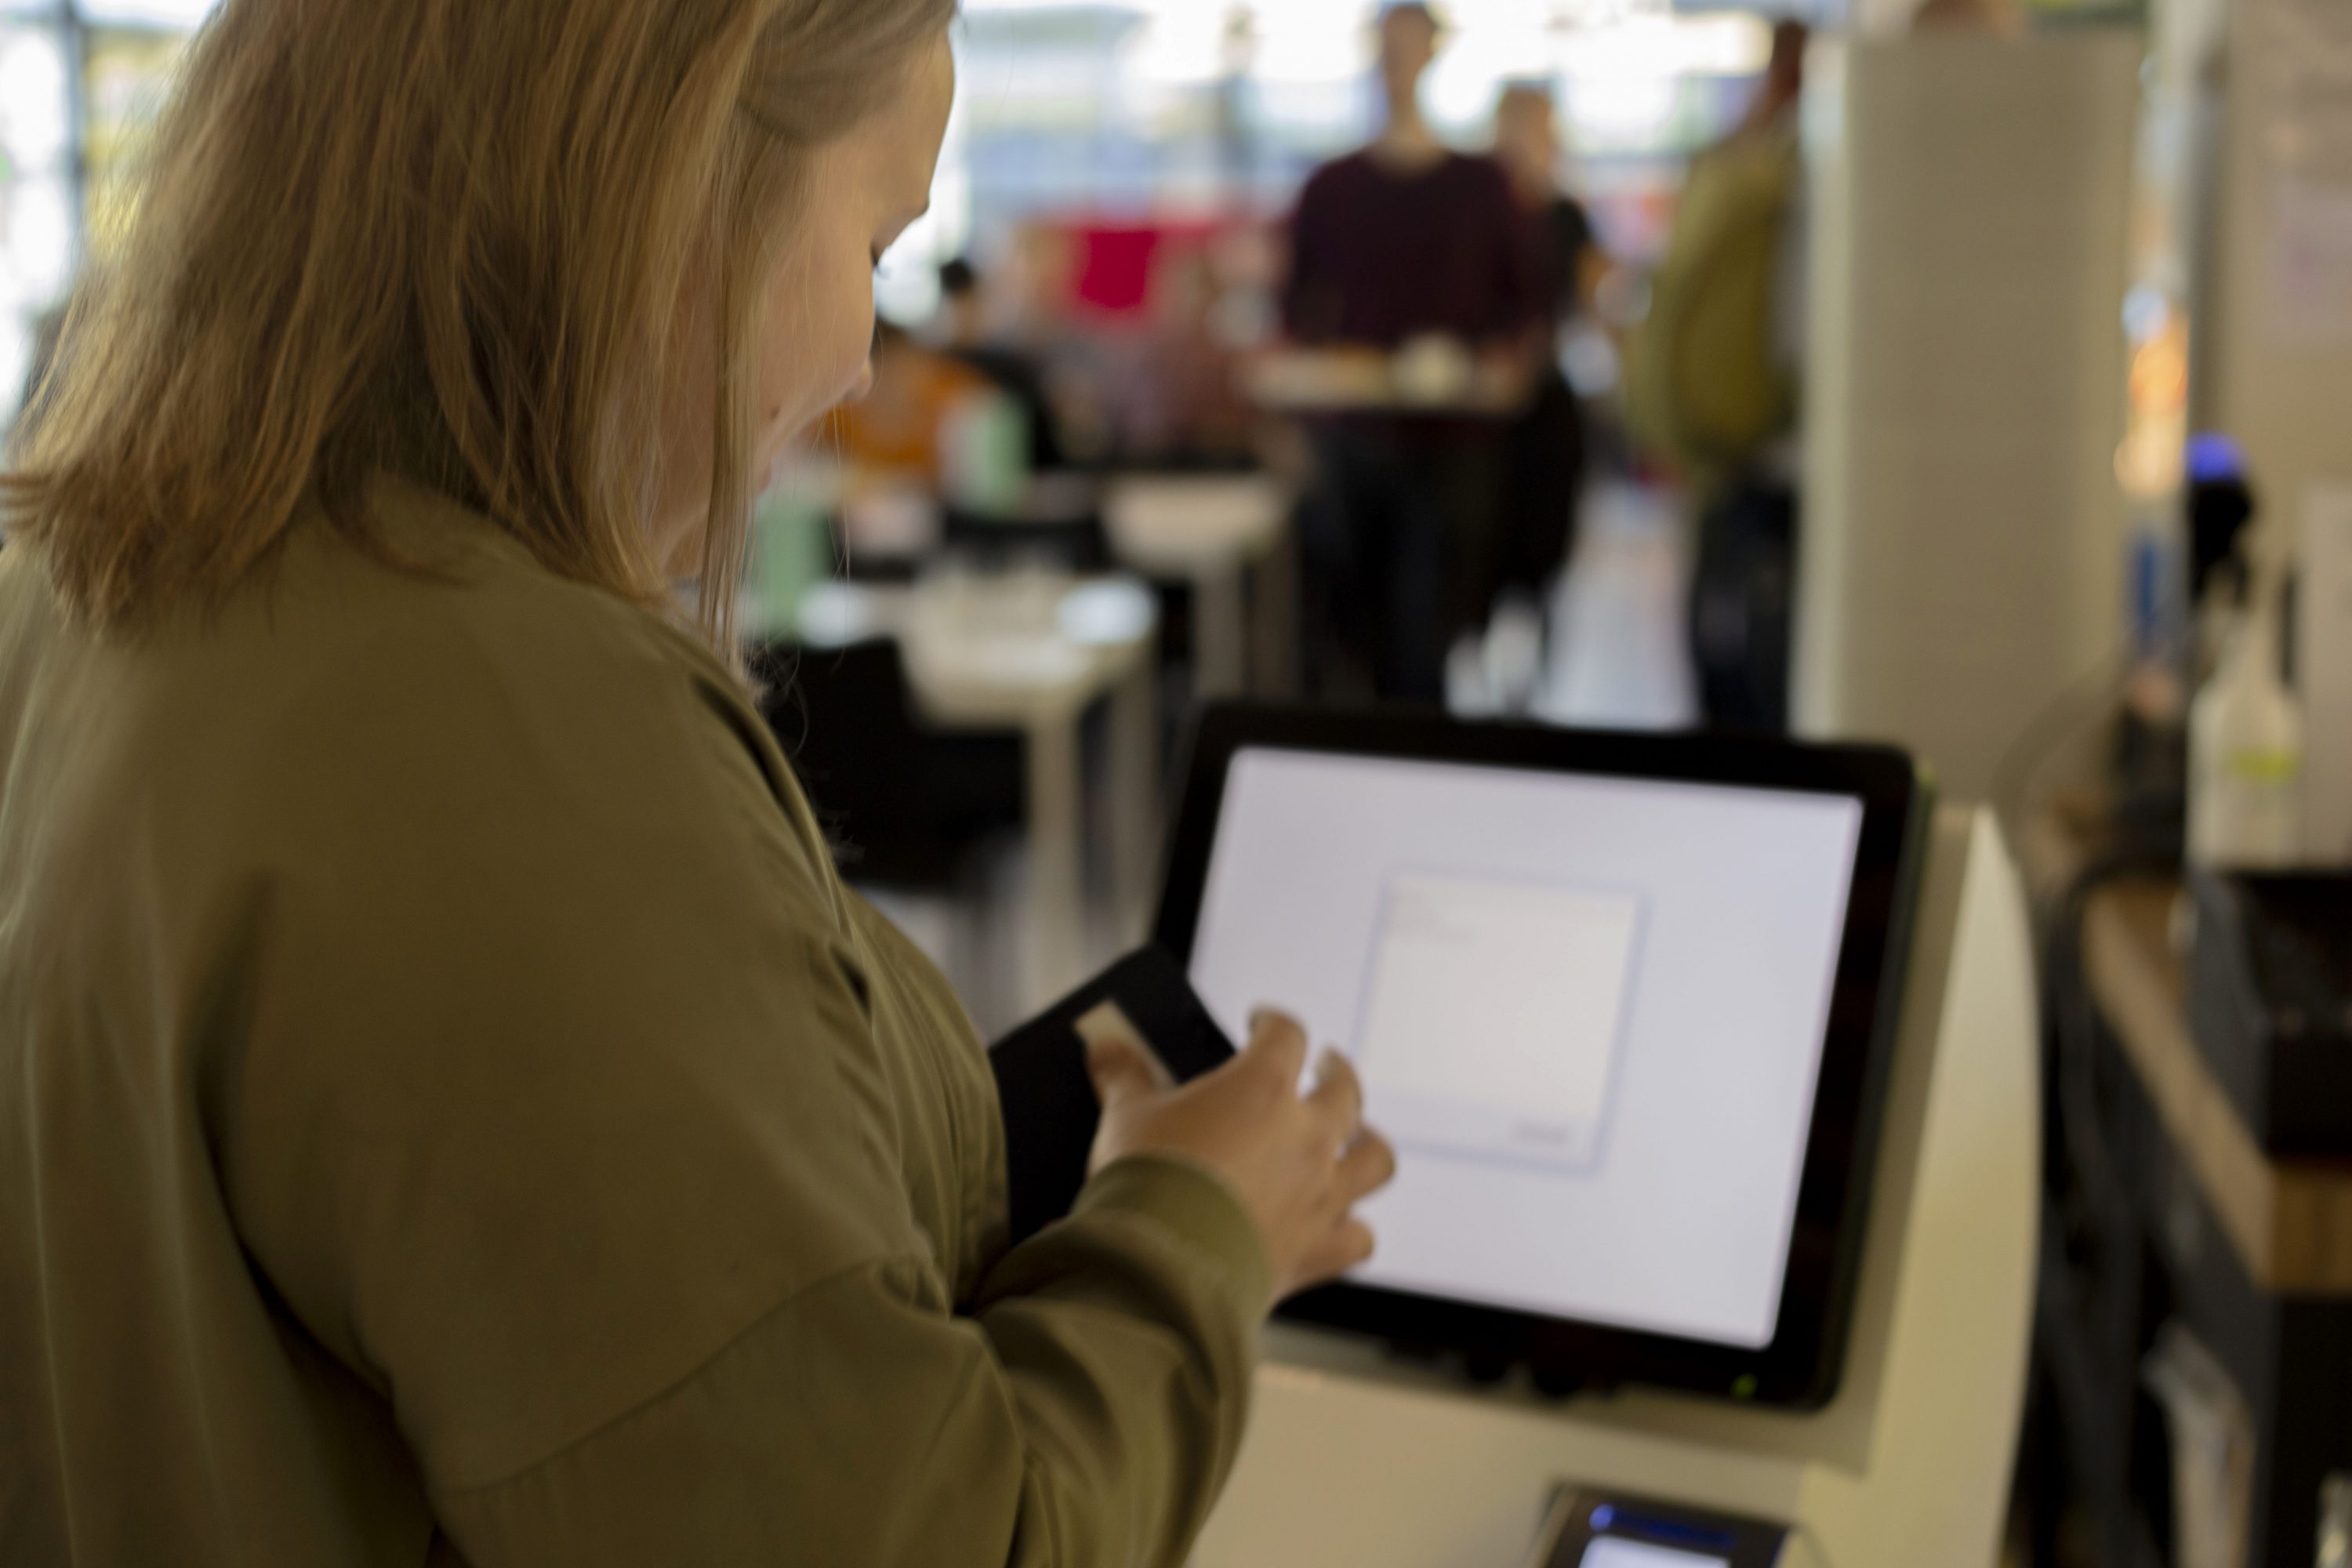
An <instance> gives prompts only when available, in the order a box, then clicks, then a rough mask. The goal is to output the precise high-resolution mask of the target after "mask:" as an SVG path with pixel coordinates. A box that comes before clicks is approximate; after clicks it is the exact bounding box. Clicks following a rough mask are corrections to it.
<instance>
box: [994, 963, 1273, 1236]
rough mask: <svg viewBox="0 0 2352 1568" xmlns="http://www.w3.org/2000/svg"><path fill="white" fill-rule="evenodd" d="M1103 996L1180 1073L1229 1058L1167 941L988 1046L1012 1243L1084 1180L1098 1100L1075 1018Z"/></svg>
mask: <svg viewBox="0 0 2352 1568" xmlns="http://www.w3.org/2000/svg"><path fill="white" fill-rule="evenodd" d="M1104 1005H1116V1006H1117V1007H1118V1009H1119V1011H1121V1012H1122V1013H1124V1014H1126V1016H1127V1017H1128V1020H1129V1022H1130V1023H1132V1024H1133V1025H1134V1026H1135V1027H1136V1030H1137V1032H1138V1033H1139V1034H1140V1035H1141V1036H1142V1037H1143V1042H1144V1044H1146V1045H1148V1046H1150V1047H1151V1049H1152V1052H1153V1054H1155V1055H1156V1056H1158V1057H1159V1058H1160V1062H1161V1063H1162V1065H1164V1066H1165V1067H1166V1068H1168V1071H1169V1073H1170V1074H1171V1076H1172V1077H1173V1078H1174V1079H1176V1081H1177V1082H1179V1083H1189V1082H1191V1081H1192V1079H1196V1078H1199V1077H1201V1076H1202V1074H1204V1073H1210V1072H1213V1071H1215V1070H1216V1069H1217V1068H1220V1067H1223V1065H1224V1064H1225V1063H1226V1062H1229V1061H1231V1060H1232V1059H1233V1058H1234V1044H1233V1041H1232V1040H1230V1039H1229V1038H1227V1037H1226V1035H1225V1032H1224V1030H1223V1029H1222V1028H1220V1027H1219V1026H1218V1025H1217V1021H1216V1020H1215V1019H1214V1018H1213V1017H1211V1016H1209V1010H1208V1008H1207V1007H1206V1006H1205V1005H1202V1001H1201V998H1200V996H1199V995H1198V994H1196V993H1195V992H1194V991H1193V989H1192V982H1191V981H1190V980H1189V979H1187V978H1186V977H1185V973H1184V966H1183V965H1182V964H1181V963H1178V962H1177V961H1176V958H1175V955H1174V954H1172V953H1171V952H1168V951H1167V950H1166V949H1165V948H1160V947H1147V948H1145V949H1143V950H1142V951H1141V952H1135V953H1131V954H1129V956H1128V957H1126V958H1123V959H1121V960H1120V961H1119V962H1118V963H1116V964H1114V965H1112V966H1111V967H1110V968H1109V969H1108V970H1107V971H1105V972H1104V973H1103V974H1102V975H1101V976H1100V977H1099V978H1097V979H1096V980H1094V981H1093V982H1091V983H1090V984H1087V985H1085V986H1082V987H1081V988H1079V989H1078V990H1077V991H1076V992H1075V993H1074V994H1071V995H1069V996H1067V997H1066V998H1065V999H1063V1000H1062V1001H1061V1002H1060V1003H1058V1004H1057V1005H1055V1007H1054V1008H1053V1009H1052V1010H1051V1011H1049V1012H1047V1013H1045V1015H1044V1016H1041V1017H1038V1018H1036V1019H1034V1020H1033V1021H1032V1022H1030V1023H1027V1024H1024V1025H1023V1026H1021V1027H1020V1028H1018V1029H1015V1030H1014V1031H1013V1033H1012V1034H1010V1035H1008V1036H1006V1037H1004V1038H1003V1040H1001V1041H999V1042H998V1043H997V1044H996V1045H995V1046H994V1047H992V1048H991V1050H990V1051H989V1064H990V1066H991V1067H992V1068H994V1069H995V1074H996V1099H997V1103H998V1104H999V1105H1000V1106H1001V1107H1002V1108H1003V1113H1004V1152H1005V1164H1006V1168H1007V1171H1008V1173H1009V1176H1010V1180H1011V1185H1012V1194H1011V1195H1012V1210H1013V1214H1012V1224H1013V1245H1015V1246H1018V1245H1019V1244H1020V1243H1022V1242H1024V1241H1025V1240H1027V1239H1028V1238H1029V1237H1033V1236H1034V1235H1036V1234H1037V1232H1039V1231H1041V1230H1043V1229H1045V1226H1049V1225H1051V1224H1053V1223H1054V1222H1055V1220H1057V1219H1061V1218H1063V1217H1064V1216H1065V1215H1067V1214H1068V1213H1069V1212H1070V1209H1071V1207H1072V1206H1073V1205H1076V1203H1077V1201H1078V1192H1079V1189H1080V1188H1082V1187H1084V1186H1085V1185H1086V1183H1087V1159H1088V1157H1089V1156H1090V1155H1091V1154H1092V1152H1093V1151H1094V1142H1095V1131H1096V1129H1097V1126H1098V1125H1099V1124H1100V1122H1101V1120H1102V1108H1101V1106H1100V1104H1099V1103H1098V1102H1097V1100H1096V1099H1095V1088H1094V1081H1093V1079H1090V1078H1088V1077H1087V1047H1086V1041H1085V1040H1084V1039H1083V1038H1081V1037H1080V1036H1079V1034H1078V1022H1079V1020H1080V1019H1082V1018H1085V1017H1086V1016H1087V1015H1089V1014H1091V1013H1093V1012H1095V1011H1096V1010H1097V1009H1098V1008H1101V1007H1102V1006H1104Z"/></svg>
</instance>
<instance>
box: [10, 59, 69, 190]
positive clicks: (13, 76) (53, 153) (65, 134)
mask: <svg viewBox="0 0 2352 1568" xmlns="http://www.w3.org/2000/svg"><path fill="white" fill-rule="evenodd" d="M69 142H70V135H69V131H68V110H67V105H66V57H65V50H64V48H63V47H62V46H60V45H59V43H58V38H57V36H56V35H55V34H53V33H49V32H47V31H38V32H37V31H35V30H33V29H32V28H29V27H26V28H13V27H5V26H0V153H5V155H6V156H7V158H8V159H10V160H11V161H12V162H14V163H16V164H18V165H19V166H21V167H25V168H31V169H45V168H47V167H49V166H51V165H52V164H55V163H58V162H59V161H61V160H62V159H63V158H64V157H65V154H66V149H67V147H68V144H69Z"/></svg>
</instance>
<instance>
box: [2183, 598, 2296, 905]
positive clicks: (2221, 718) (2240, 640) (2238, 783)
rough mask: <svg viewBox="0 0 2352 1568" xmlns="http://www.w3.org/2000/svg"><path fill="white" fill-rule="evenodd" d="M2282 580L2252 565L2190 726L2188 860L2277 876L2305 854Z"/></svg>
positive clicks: (2294, 706)
mask: <svg viewBox="0 0 2352 1568" xmlns="http://www.w3.org/2000/svg"><path fill="white" fill-rule="evenodd" d="M2281 579H2282V574H2281V573H2280V572H2279V571H2278V570H2277V568H2276V567H2275V566H2274V565H2272V564H2269V563H2263V564H2261V565H2258V566H2257V568H2256V570H2255V574H2254V581H2253V588H2252V593H2251V594H2249V595H2248V596H2247V602H2246V605H2245V608H2244V609H2243V610H2242V611H2241V612H2240V613H2239V614H2238V616H2237V617H2236V619H2235V621H2234V623H2233V624H2232V625H2231V627H2230V630H2229V631H2228V633H2227V634H2226V636H2225V637H2224V641H2223V647H2222V651H2221V665H2220V667H2219V668H2217V669H2215V670H2214V672H2213V677H2212V679H2210V680H2209V681H2207V682H2206V684H2205V689H2203V690H2201V691H2200V692H2199V693H2198V694H2197V701H2196V703H2195V705H2194V706H2193V707H2192V708H2191V709H2190V710H2189V858H2190V859H2191V860H2192V861H2194V862H2195V863H2197V864H2199V865H2201V866H2210V867H2216V868H2226V869H2231V870H2277V869H2282V868H2288V867H2292V866H2294V865H2295V864H2296V863H2297V862H2298V861H2299V860H2300V859H2301V858H2302V853H2303V759H2304V748H2303V714H2302V710H2301V709H2300V708H2299V707H2298V706H2297V704H2296V702H2295V700H2294V693H2292V692H2290V691H2289V690H2288V689H2287V687H2286V682H2285V680H2284V679H2283V678H2282V676H2281V673H2280V671H2281V668H2282V662H2281V661H2282V654H2281V648H2280V642H2279V595H2280V584H2281Z"/></svg>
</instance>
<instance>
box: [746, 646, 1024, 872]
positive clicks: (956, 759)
mask: <svg viewBox="0 0 2352 1568" xmlns="http://www.w3.org/2000/svg"><path fill="white" fill-rule="evenodd" d="M752 671H753V673H754V674H755V675H756V676H757V677H758V678H759V679H760V680H761V683H762V685H763V686H764V687H765V689H766V694H765V696H764V697H763V698H762V699H761V711H762V713H763V715H764V716H765V717H766V719H767V721H768V725H769V728H770V729H772V731H775V735H776V739H777V742H778V743H779V744H780V745H782V748H783V751H784V754H785V755H786V756H787V757H789V758H791V759H792V763H793V769H794V771H795V772H796V773H798V775H799V777H800V780H801V784H802V787H803V788H804V789H805V790H806V791H807V792H808V795H809V799H810V801H811V803H812V804H813V805H814V806H815V808H816V813H817V819H818V820H819V821H820V822H821V823H823V824H824V828H825V832H826V834H827V836H828V837H831V838H832V839H833V841H834V843H835V847H836V852H837V854H838V855H839V858H840V860H841V868H842V874H843V875H844V876H845V877H847V878H848V879H850V880H852V881H854V882H863V883H868V884H871V885H874V886H877V887H882V888H887V889H895V890H899V891H906V892H917V893H931V894H950V895H965V894H972V893H974V892H975V891H976V889H975V888H974V886H973V883H972V878H973V876H974V874H975V872H976V871H977V870H978V869H979V868H980V866H979V862H980V858H981V855H982V852H983V851H984V850H985V849H987V848H988V847H990V845H991V844H992V842H993V841H995V840H997V839H999V838H1001V837H1005V836H1008V835H1011V834H1013V833H1017V832H1018V831H1019V830H1020V827H1021V825H1022V821H1023V817H1024V802H1025V792H1024V779H1023V765H1024V754H1023V752H1022V742H1021V740H1020V737H1018V736H1017V735H1012V734H1006V735H956V734H941V733H939V732H936V731H929V730H926V729H924V728H923V727H922V726H921V725H920V724H919V723H918V722H917V721H916V717H915V711H914V700H913V696H912V693H911V691H910V690H909V689H908V682H907V670H906V665H905V662H904V660H903V658H902V657H901V655H900V653H899V649H898V644H897V643H896V642H895V641H892V640H890V639H887V638H876V639H874V640H871V641H866V642H860V643H853V644H851V645H850V646H848V647H839V648H802V647H792V646H788V645H775V646H771V647H764V648H761V649H760V650H758V651H757V652H756V653H754V655H753V656H752Z"/></svg>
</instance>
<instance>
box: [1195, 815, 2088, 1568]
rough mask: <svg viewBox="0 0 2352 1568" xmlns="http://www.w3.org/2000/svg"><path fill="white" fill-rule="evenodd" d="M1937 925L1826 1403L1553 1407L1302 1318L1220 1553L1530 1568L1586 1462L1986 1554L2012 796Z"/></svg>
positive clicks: (2024, 1035) (2012, 935)
mask: <svg viewBox="0 0 2352 1568" xmlns="http://www.w3.org/2000/svg"><path fill="white" fill-rule="evenodd" d="M2036 1026H2037V1015H2036V1004H2035V987H2034V980H2033V966H2032V943H2031V939H2030V935H2029V932H2028V930H2027V924H2026V906H2025V899H2024V894H2023V892H2022V889H2021V886H2020V883H2019V879H2018V876H2017V871H2016V868H2015V866H2014V863H2013V862H2012V861H2011V858H2010V856H2009V854H2008V851H2007V849H2006V847H2004V846H2003V844H2002V842H2001V838H2000V834H1999V832H1998V830H1997V829H1996V828H1995V827H1994V826H1993V823H1992V820H1991V818H1990V816H1987V815H1984V814H1982V813H1978V812H1972V811H1966V810H1959V809H1950V810H1947V811H1945V812H1943V813H1942V814H1941V815H1940V816H1939V817H1938V818H1937V824H1936V829H1935V835H1934V839H1933V845H1932V849H1931V851H1930V855H1929V858H1928V862H1927V874H1926V879H1925V883H1924V887H1923V889H1922V893H1921V903H1920V909H1919V916H1918V923H1917V925H1916V943H1915V948H1914V952H1913V957H1912V962H1911V969H1910V983H1909V991H1908V994H1907V996H1906V1000H1905V1005H1904V1016H1903V1024H1902V1028H1901V1033H1900V1037H1899V1042H1898V1044H1897V1047H1896V1055H1895V1063H1894V1075H1893V1079H1892V1082H1891V1084H1890V1087H1889V1090H1888V1100H1887V1106H1886V1120H1885V1131H1884V1134H1883V1141H1882V1143H1881V1147H1880V1152H1879V1159H1878V1168H1877V1175H1876V1179H1875V1182H1874V1194H1873V1200H1872V1208H1871V1216H1870V1224H1869V1229H1868V1233H1867V1237H1868V1239H1867V1242H1866V1253H1865V1258H1864V1266H1863V1273H1862V1277H1861V1283H1860V1289H1859V1294H1858V1296H1857V1299H1856V1301H1855V1307H1854V1320H1853V1331H1852V1338H1851V1341H1850V1343H1849V1349H1848V1354H1847V1361H1846V1367H1845V1376H1844V1380H1843V1384H1842V1386H1841V1390H1840V1393H1839V1394H1838V1397H1837V1398H1836V1399H1835V1400H1834V1401H1833V1402H1832V1404H1831V1405H1829V1406H1828V1408H1826V1409H1824V1410H1822V1411H1821V1412H1819V1413H1817V1414H1812V1415H1781V1414H1774V1413H1768V1412H1764V1411H1759V1410H1752V1409H1742V1408H1739V1407H1737V1406H1734V1405H1716V1404H1708V1403H1706V1402H1702V1401H1698V1400H1693V1399H1685V1398H1682V1397H1678V1396H1670V1395H1664V1394H1650V1393H1640V1392H1627V1393H1623V1394H1617V1395H1613V1396H1596V1397H1589V1398H1585V1399H1580V1400H1577V1401H1574V1402H1571V1403H1567V1404H1553V1403H1548V1402H1546V1401H1545V1400H1543V1399H1542V1398H1541V1397H1540V1396H1539V1395H1538V1394H1534V1393H1533V1392H1532V1391H1530V1390H1528V1389H1526V1388H1524V1387H1516V1386H1508V1385H1507V1386H1503V1387H1498V1388H1494V1389H1483V1390H1482V1389H1475V1388H1471V1387H1468V1386H1465V1384H1462V1383H1461V1382H1460V1381H1458V1380H1456V1379H1453V1378H1450V1377H1447V1376H1445V1375H1443V1374H1441V1373H1436V1372H1433V1371H1430V1370H1426V1369H1422V1368H1416V1367H1411V1366H1406V1365H1401V1364H1399V1363H1396V1362H1395V1361H1393V1360H1392V1359H1391V1358H1389V1357H1388V1356H1386V1355H1385V1354H1384V1353H1383V1352H1381V1351H1380V1350H1378V1349H1377V1348H1374V1347H1371V1346H1370V1345H1367V1344H1365V1343H1363V1342H1359V1341H1355V1340H1349V1339H1343V1338H1340V1337H1338V1336H1333V1335H1327V1334H1323V1333H1319V1332H1315V1331H1306V1330H1301V1329H1297V1328H1288V1327H1277V1328H1276V1329H1274V1330H1271V1331H1269V1338H1268V1342H1267V1347H1266V1363H1265V1366H1264V1367H1263V1369H1262V1370H1261V1372H1260V1373H1259V1376H1258V1383H1257V1390H1256V1396H1255V1397H1256V1405H1255V1411H1254V1413H1253V1415H1252V1421H1251V1429H1250V1436H1249V1439H1248V1442H1247V1445H1246V1447H1244V1450H1243V1453H1242V1456H1241V1458H1240V1462H1239V1465H1238V1468H1237V1469H1236V1471H1235V1473H1234V1478H1233V1481H1232V1484H1231V1487H1230V1488H1229V1489H1228V1492H1227V1495H1226V1498H1225V1500H1224V1502H1223V1505H1222V1506H1221V1507H1220V1509H1219V1510H1218V1512H1217V1515H1216V1517H1215V1518H1214V1519H1213V1520H1212V1521H1211V1523H1210V1526H1209V1529H1208V1531H1207V1532H1206V1534H1205V1535H1204V1536H1203V1538H1202V1541H1201V1542H1200V1545H1199V1548H1198V1550H1197V1552H1196V1553H1195V1556H1194V1562H1195V1563H1197V1564H1198V1565H1199V1568H1263V1565H1265V1564H1268V1563H1283V1564H1286V1565H1291V1568H1323V1565H1326V1564H1328V1565H1330V1568H1341V1565H1343V1564H1344V1565H1346V1568H1486V1565H1492V1568H1520V1565H1521V1564H1523V1563H1527V1562H1528V1558H1529V1554H1530V1553H1531V1552H1532V1551H1533V1550H1534V1548H1535V1544H1536V1536H1537V1531H1538V1528H1539V1526H1540V1525H1541V1524H1542V1522H1543V1520H1544V1516H1545V1513H1546V1510H1547V1509H1548V1508H1549V1506H1550V1504H1551V1502H1552V1500H1553V1498H1554V1496H1555V1493H1556V1491H1557V1489H1558V1488H1559V1485H1560V1484H1561V1483H1563V1482H1573V1483H1580V1484H1582V1485H1585V1486H1588V1487H1592V1488H1597V1489H1621V1490H1622V1491H1625V1492H1629V1493H1638V1494H1641V1495H1643V1496H1645V1497H1650V1498H1656V1499H1663V1500H1669V1501H1676V1502H1681V1503H1685V1504H1688V1505H1690V1506H1692V1507H1695V1508H1699V1509H1711V1510H1721V1511H1724V1512H1729V1513H1738V1514H1744V1515H1748V1516H1752V1517H1756V1518H1759V1519H1765V1520H1771V1521H1783V1522H1787V1523H1789V1524H1790V1525H1792V1526H1794V1527H1795V1528H1796V1530H1797V1532H1798V1533H1797V1542H1796V1543H1795V1544H1794V1545H1792V1546H1791V1547H1790V1551H1789V1552H1788V1553H1787V1556H1786V1559H1785V1560H1786V1561H1787V1562H1788V1563H1791V1564H1809V1563H1812V1562H1826V1563H1833V1564H1836V1565H1837V1568H1880V1565H1887V1564H1902V1565H1903V1568H1939V1565H1943V1564H1950V1565H1952V1568H1988V1565H1990V1564H1991V1563H1993V1562H1994V1561H1995V1560H1996V1555H1997V1552H1998V1551H1999V1546H2000V1532H2001V1525H2002V1521H2003V1515H2004V1511H2005V1503H2006V1500H2007V1497H2008V1492H2009V1484H2010V1475H2011V1463H2012V1459H2013V1456H2014V1450H2015V1447H2016V1443H2017V1434H2018V1426H2019V1422H2020V1419H2021V1411H2022V1405H2023V1401H2024V1391H2025V1377H2026V1359H2027V1344H2028V1339H2029V1334H2030V1331H2031V1326H2032V1306H2033V1273H2034V1260H2035V1255H2036V1245H2035V1243H2036V1216H2037V1213H2038V1201H2037V1194H2038V1191H2039V1186H2040V1162H2041V1146H2042V1126H2041V1114H2040V1107H2041V1074H2040V1068H2039V1060H2040V1056H2039V1050H2038V1046H2037V1040H2036ZM1809 1553H1810V1555H1809ZM1702 1561H1704V1560H1703V1559H1699V1558H1693V1559H1691V1563H1692V1564H1693V1568H1697V1564H1698V1563H1700V1562H1702Z"/></svg>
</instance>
